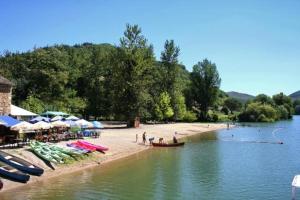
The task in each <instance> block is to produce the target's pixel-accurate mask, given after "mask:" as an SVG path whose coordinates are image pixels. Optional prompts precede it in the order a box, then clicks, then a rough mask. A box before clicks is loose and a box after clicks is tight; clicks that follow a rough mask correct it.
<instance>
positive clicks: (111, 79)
mask: <svg viewBox="0 0 300 200" xmlns="http://www.w3.org/2000/svg"><path fill="white" fill-rule="evenodd" d="M179 55H180V48H179V47H178V46H176V44H175V42H174V41H173V40H166V42H165V45H164V50H163V51H162V52H161V56H160V60H156V58H155V56H154V52H153V46H152V45H151V44H150V43H149V42H148V40H147V39H146V38H145V36H144V35H143V34H142V31H141V28H140V27H139V26H137V25H129V24H127V26H126V30H125V32H124V35H123V37H121V38H120V42H119V44H118V45H111V44H91V43H84V44H80V45H74V46H69V45H54V46H47V47H43V48H35V49H33V50H32V51H29V52H23V53H19V52H16V53H12V52H9V51H6V52H4V53H3V54H2V55H1V57H0V66H1V69H0V73H1V75H3V76H5V77H7V78H8V79H10V80H12V81H13V83H14V87H13V103H14V104H16V105H19V106H21V107H23V108H25V109H28V110H31V111H33V112H36V113H41V112H43V111H45V110H61V111H65V112H68V113H72V114H77V115H82V116H84V117H85V118H89V117H90V116H93V117H95V118H98V119H110V120H126V121H128V122H132V121H133V120H134V119H135V118H136V117H139V118H141V120H143V121H146V120H156V121H195V120H197V119H200V118H201V119H203V120H205V119H206V113H207V111H208V108H209V106H211V105H212V104H213V103H214V101H215V100H214V99H215V97H216V95H217V93H218V91H219V86H220V78H219V75H218V71H217V68H216V65H215V64H213V63H211V62H210V61H209V60H207V59H205V60H203V61H201V62H199V63H197V64H196V65H195V66H194V69H193V71H192V72H189V71H187V70H186V68H185V66H184V65H182V64H181V63H180V61H179ZM204 98H205V99H207V101H204Z"/></svg>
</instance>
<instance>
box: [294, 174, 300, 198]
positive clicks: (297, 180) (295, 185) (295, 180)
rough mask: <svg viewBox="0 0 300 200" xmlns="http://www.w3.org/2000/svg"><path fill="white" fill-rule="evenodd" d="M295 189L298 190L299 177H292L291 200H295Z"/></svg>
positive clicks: (299, 186)
mask: <svg viewBox="0 0 300 200" xmlns="http://www.w3.org/2000/svg"><path fill="white" fill-rule="evenodd" d="M296 188H300V175H296V176H294V179H293V182H292V199H293V200H294V199H296Z"/></svg>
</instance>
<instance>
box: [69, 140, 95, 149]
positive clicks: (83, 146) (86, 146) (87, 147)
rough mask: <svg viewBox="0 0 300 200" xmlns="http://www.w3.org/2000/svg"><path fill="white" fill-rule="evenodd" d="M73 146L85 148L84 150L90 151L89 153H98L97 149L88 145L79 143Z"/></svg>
mask: <svg viewBox="0 0 300 200" xmlns="http://www.w3.org/2000/svg"><path fill="white" fill-rule="evenodd" d="M71 144H74V145H75V146H77V147H80V148H83V149H86V150H89V151H96V150H97V149H96V148H95V147H91V146H88V145H85V144H82V143H79V142H73V143H71Z"/></svg>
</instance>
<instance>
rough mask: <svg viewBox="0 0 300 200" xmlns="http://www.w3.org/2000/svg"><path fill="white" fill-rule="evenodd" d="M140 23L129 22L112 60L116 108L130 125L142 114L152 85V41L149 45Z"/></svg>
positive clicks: (145, 109)
mask: <svg viewBox="0 0 300 200" xmlns="http://www.w3.org/2000/svg"><path fill="white" fill-rule="evenodd" d="M141 33H142V30H141V28H139V27H138V26H137V25H133V26H132V25H129V24H127V26H126V30H125V32H124V37H122V38H121V39H120V46H119V47H118V48H117V51H116V54H115V55H114V60H113V66H112V67H113V71H114V73H113V74H112V84H113V89H112V94H113V97H114V110H115V112H118V113H119V114H122V115H123V116H124V118H125V119H126V120H127V122H128V123H127V125H128V126H132V125H133V121H134V120H135V118H136V117H143V116H144V113H145V112H147V104H148V102H149V101H150V98H151V97H150V95H149V89H150V87H151V84H152V79H151V77H152V76H151V73H152V69H153V67H154V61H155V59H154V54H153V47H152V45H148V43H147V40H146V38H145V37H144V36H143V35H142V34H141Z"/></svg>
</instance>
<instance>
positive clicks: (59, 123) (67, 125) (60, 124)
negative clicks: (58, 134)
mask: <svg viewBox="0 0 300 200" xmlns="http://www.w3.org/2000/svg"><path fill="white" fill-rule="evenodd" d="M51 125H52V126H54V127H70V124H67V123H66V122H63V121H55V122H51Z"/></svg>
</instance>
